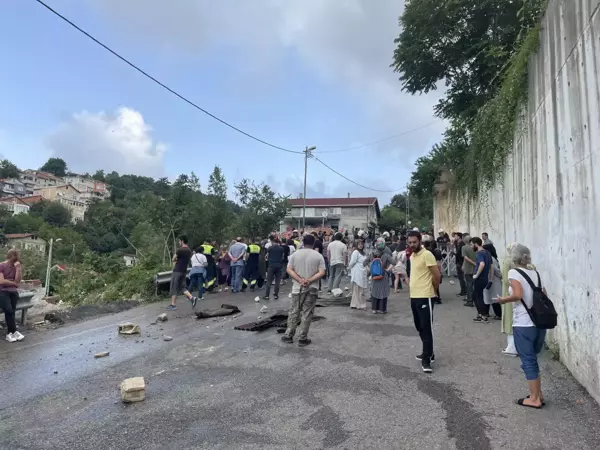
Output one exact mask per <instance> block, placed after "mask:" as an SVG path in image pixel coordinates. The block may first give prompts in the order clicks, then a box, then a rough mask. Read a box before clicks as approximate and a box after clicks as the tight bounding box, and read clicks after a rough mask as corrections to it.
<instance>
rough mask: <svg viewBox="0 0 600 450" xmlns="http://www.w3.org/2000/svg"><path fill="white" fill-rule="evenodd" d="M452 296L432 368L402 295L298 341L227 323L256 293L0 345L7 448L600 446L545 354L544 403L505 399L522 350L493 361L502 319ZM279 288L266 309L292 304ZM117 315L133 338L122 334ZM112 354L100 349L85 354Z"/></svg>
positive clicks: (324, 324) (586, 405) (0, 429)
mask: <svg viewBox="0 0 600 450" xmlns="http://www.w3.org/2000/svg"><path fill="white" fill-rule="evenodd" d="M456 291H457V290H456V289H455V286H451V285H449V284H447V283H445V284H443V285H442V295H443V296H444V297H445V298H446V299H447V301H446V302H445V303H444V304H443V305H441V306H439V307H438V306H436V309H435V321H436V326H435V338H436V351H435V353H436V359H437V362H436V363H435V365H434V373H433V374H431V375H427V374H423V373H422V372H421V369H420V365H419V363H418V361H416V360H415V355H416V354H417V353H420V341H419V338H418V336H417V334H416V332H415V330H414V326H413V323H412V316H411V313H410V306H409V301H408V298H407V295H406V293H403V294H400V295H393V296H392V297H391V298H390V301H389V306H388V308H389V311H390V313H389V314H388V315H386V316H382V315H373V314H371V313H365V312H359V311H353V310H350V309H349V308H344V307H328V308H319V309H318V314H319V315H323V316H325V317H326V319H325V320H321V321H318V322H315V323H313V326H312V328H311V334H310V337H311V338H312V340H313V343H312V344H311V345H310V346H308V347H306V348H298V347H297V346H295V345H288V344H284V343H282V342H281V341H280V335H278V334H276V333H275V331H274V330H267V331H265V332H262V333H250V332H243V331H235V330H233V326H234V324H242V323H247V322H250V321H253V320H256V317H257V316H258V315H259V313H258V310H259V309H260V307H261V306H262V304H264V303H265V302H261V303H254V301H253V298H254V296H255V295H261V293H262V292H258V293H254V294H251V293H247V294H238V295H235V296H234V295H233V294H227V295H225V294H223V295H217V296H210V297H209V300H208V301H206V302H204V303H203V304H202V303H201V304H200V306H204V305H210V306H216V305H218V304H220V303H223V302H227V303H235V304H238V305H239V306H240V308H241V309H242V311H243V312H244V314H243V316H241V317H239V318H237V319H232V318H227V319H218V320H212V319H208V320H202V321H198V320H196V319H195V318H194V317H193V316H192V315H191V308H190V306H189V305H188V304H186V303H185V302H184V301H180V310H179V311H177V312H175V313H174V314H173V313H169V316H170V319H169V321H168V322H166V323H164V324H162V325H150V323H151V322H152V321H154V319H155V317H156V315H157V314H158V313H159V312H163V311H164V306H166V304H167V302H164V303H163V304H160V305H158V304H155V305H149V306H146V307H142V308H135V309H133V310H130V311H126V312H124V313H120V314H116V315H111V316H105V317H100V318H97V319H94V320H90V321H87V322H83V323H78V324H74V325H69V326H65V327H63V328H61V329H58V330H53V331H49V332H44V333H33V334H31V335H30V336H28V337H27V340H26V341H23V342H21V343H19V344H8V343H0V376H1V377H2V379H4V380H5V383H4V389H3V394H2V396H0V448H1V449H4V448H6V449H55V448H70V449H98V448H102V449H113V448H114V449H120V450H125V449H142V448H143V449H236V450H237V449H277V450H281V449H325V448H327V449H329V448H332V449H378V450H383V449H461V450H474V449H477V450H479V449H482V450H485V449H573V450H579V449H581V450H584V449H590V450H591V449H598V448H600V429H599V427H598V425H599V418H600V408H599V407H598V405H597V404H596V403H595V402H594V401H593V400H592V399H591V397H590V396H588V395H587V394H586V392H585V391H584V390H583V389H582V388H581V387H580V386H579V385H578V384H577V383H576V382H575V380H574V379H573V378H572V377H571V375H570V374H569V373H568V372H567V371H566V370H565V369H564V368H563V367H562V365H561V364H560V363H558V362H556V361H553V360H552V359H551V357H550V355H549V354H548V353H545V354H544V355H543V358H542V360H543V361H542V370H543V386H544V392H545V395H546V400H547V403H548V405H547V406H546V408H545V409H543V410H540V411H536V410H531V409H526V408H523V407H519V406H516V405H515V404H514V401H515V400H516V399H517V398H519V397H523V396H524V395H526V393H527V387H526V383H525V380H524V376H523V374H522V372H521V369H520V367H519V366H520V362H519V360H518V359H514V358H508V357H504V356H502V355H501V353H500V350H501V349H502V346H503V344H504V337H503V336H502V335H501V334H500V331H499V330H500V325H499V324H498V323H493V324H489V325H483V324H475V323H473V322H472V317H473V315H474V311H473V309H469V308H464V307H463V306H462V302H461V301H460V300H459V299H457V298H456V296H455V293H456ZM283 292H285V294H282V295H281V300H279V301H278V302H273V301H272V302H270V303H269V308H270V312H274V311H275V309H276V308H275V307H274V305H276V304H277V305H281V306H283V307H285V306H287V304H288V302H289V300H288V298H287V292H288V290H284V291H283ZM262 315H263V316H264V315H265V314H262ZM125 320H133V321H135V322H136V323H139V324H140V325H141V327H142V336H141V337H139V338H137V337H129V338H123V337H119V336H117V334H116V325H117V324H118V323H119V322H121V321H125ZM160 328H162V330H161V329H160ZM163 334H168V335H170V336H173V338H174V339H173V341H171V342H164V341H163V340H162V335H163ZM136 341H137V342H136ZM105 349H107V350H110V352H111V354H110V356H109V357H107V358H103V359H101V360H94V359H93V353H94V352H96V351H101V350H105ZM54 370H56V371H57V372H58V373H57V374H54V373H53V371H54ZM138 375H141V376H144V377H145V378H146V381H147V382H148V386H147V392H146V400H145V401H144V402H142V403H138V404H133V405H129V406H124V405H122V404H121V402H120V401H119V392H118V389H117V387H118V385H119V383H120V382H121V380H123V379H124V378H127V377H131V376H138Z"/></svg>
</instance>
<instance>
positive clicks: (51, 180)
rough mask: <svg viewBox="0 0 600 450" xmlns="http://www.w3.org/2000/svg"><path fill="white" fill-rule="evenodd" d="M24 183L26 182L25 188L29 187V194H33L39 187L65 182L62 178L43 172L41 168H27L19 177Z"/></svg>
mask: <svg viewBox="0 0 600 450" xmlns="http://www.w3.org/2000/svg"><path fill="white" fill-rule="evenodd" d="M19 178H20V179H21V181H22V182H23V184H25V188H26V189H27V195H33V193H34V191H35V189H37V188H45V187H48V186H57V185H59V184H64V183H65V182H64V181H63V179H62V178H60V177H57V176H56V175H53V174H51V173H48V172H42V171H39V170H30V169H28V170H25V171H23V172H21V175H20V177H19Z"/></svg>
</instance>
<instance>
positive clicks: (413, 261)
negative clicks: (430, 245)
mask: <svg viewBox="0 0 600 450" xmlns="http://www.w3.org/2000/svg"><path fill="white" fill-rule="evenodd" d="M408 245H409V246H410V248H411V250H412V254H411V256H410V307H411V309H412V313H413V319H414V321H415V328H416V329H417V331H418V332H419V336H420V337H421V341H422V342H423V352H422V353H421V354H420V355H417V359H418V360H420V361H421V366H422V368H423V372H425V373H431V372H432V369H431V363H432V362H434V361H435V356H434V354H433V299H434V298H435V296H436V291H437V289H438V287H439V285H440V279H441V274H440V269H439V268H438V265H437V262H436V260H435V257H434V256H433V254H432V253H431V252H430V251H429V250H427V249H425V248H424V247H422V246H421V233H419V232H418V231H410V232H409V233H408Z"/></svg>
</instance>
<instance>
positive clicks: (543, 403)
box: [527, 395, 546, 406]
mask: <svg viewBox="0 0 600 450" xmlns="http://www.w3.org/2000/svg"><path fill="white" fill-rule="evenodd" d="M530 397H531V395H528V396H527V398H530ZM542 406H546V402H545V401H544V400H542Z"/></svg>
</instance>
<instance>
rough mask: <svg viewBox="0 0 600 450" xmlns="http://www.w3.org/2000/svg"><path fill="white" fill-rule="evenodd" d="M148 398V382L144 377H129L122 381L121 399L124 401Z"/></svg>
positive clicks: (129, 401)
mask: <svg viewBox="0 0 600 450" xmlns="http://www.w3.org/2000/svg"><path fill="white" fill-rule="evenodd" d="M145 399H146V382H145V380H144V377H134V378H127V379H126V380H123V382H122V383H121V400H122V401H123V403H133V402H141V401H143V400H145Z"/></svg>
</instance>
